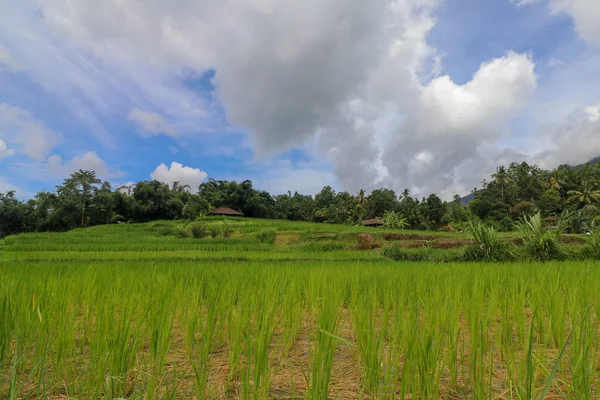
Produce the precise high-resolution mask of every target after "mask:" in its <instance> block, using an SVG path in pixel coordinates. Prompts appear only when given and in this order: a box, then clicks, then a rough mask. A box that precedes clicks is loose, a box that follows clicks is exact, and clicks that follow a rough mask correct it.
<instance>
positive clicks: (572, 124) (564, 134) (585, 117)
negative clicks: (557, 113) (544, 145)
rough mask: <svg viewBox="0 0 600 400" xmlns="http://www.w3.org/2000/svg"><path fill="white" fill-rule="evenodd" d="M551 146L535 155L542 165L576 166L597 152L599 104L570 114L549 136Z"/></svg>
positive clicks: (599, 130)
mask: <svg viewBox="0 0 600 400" xmlns="http://www.w3.org/2000/svg"><path fill="white" fill-rule="evenodd" d="M552 139H553V148H551V149H550V150H547V151H544V152H542V153H540V154H538V155H537V156H536V161H537V162H538V163H539V164H540V165H541V166H543V167H546V168H556V167H557V166H559V165H561V164H569V165H577V164H582V163H584V162H587V161H589V160H591V159H592V158H595V157H598V156H599V155H600V104H599V105H597V106H590V107H585V108H584V109H582V110H578V111H576V112H575V113H573V114H572V115H571V116H570V117H569V118H568V119H567V121H566V122H565V123H564V124H562V125H561V126H559V127H558V128H557V129H556V130H555V131H554V133H553V135H552Z"/></svg>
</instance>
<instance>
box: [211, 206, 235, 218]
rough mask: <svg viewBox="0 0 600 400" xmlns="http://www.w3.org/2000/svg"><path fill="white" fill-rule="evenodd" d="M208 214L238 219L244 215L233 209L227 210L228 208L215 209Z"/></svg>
mask: <svg viewBox="0 0 600 400" xmlns="http://www.w3.org/2000/svg"><path fill="white" fill-rule="evenodd" d="M209 214H210V215H231V216H238V217H239V216H242V215H244V214H242V213H241V212H239V211H235V210H234V209H233V208H229V207H219V208H215V209H214V210H212V211H211V212H209Z"/></svg>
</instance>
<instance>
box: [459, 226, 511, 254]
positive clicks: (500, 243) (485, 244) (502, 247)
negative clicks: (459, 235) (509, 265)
mask: <svg viewBox="0 0 600 400" xmlns="http://www.w3.org/2000/svg"><path fill="white" fill-rule="evenodd" d="M467 234H468V236H469V237H470V238H471V239H472V240H474V241H475V242H476V243H475V244H472V245H470V246H468V247H467V248H466V249H465V250H464V253H463V255H462V259H463V260H464V261H491V262H504V261H512V260H514V259H515V254H514V252H513V251H512V249H511V245H510V244H509V243H508V242H506V241H504V240H502V239H501V238H500V237H499V236H498V234H497V232H496V230H495V229H494V228H493V227H491V226H485V225H484V224H483V223H482V222H478V223H474V222H473V221H471V222H469V225H468V226H467Z"/></svg>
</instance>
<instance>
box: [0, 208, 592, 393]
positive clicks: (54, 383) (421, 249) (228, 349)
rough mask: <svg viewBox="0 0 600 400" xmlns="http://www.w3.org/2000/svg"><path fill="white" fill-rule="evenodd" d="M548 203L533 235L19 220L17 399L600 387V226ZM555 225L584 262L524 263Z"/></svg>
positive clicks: (10, 349)
mask: <svg viewBox="0 0 600 400" xmlns="http://www.w3.org/2000/svg"><path fill="white" fill-rule="evenodd" d="M539 218H540V217H539V216H537V215H536V216H533V217H527V218H525V219H524V220H523V225H524V226H523V228H522V230H523V236H524V244H522V245H517V244H513V242H516V241H517V237H515V236H512V237H511V236H508V235H506V234H504V233H498V232H496V231H495V230H494V229H493V228H489V227H486V226H484V225H483V224H479V223H474V224H473V225H472V226H470V228H469V233H468V235H467V234H460V233H447V232H446V233H443V232H439V233H438V232H427V233H415V231H398V230H392V229H386V228H382V229H369V228H363V227H354V226H347V225H323V224H319V223H306V222H292V221H285V220H279V221H273V220H257V219H245V218H240V219H235V220H225V219H223V218H219V217H211V218H203V219H201V220H198V221H195V222H189V221H158V222H151V223H147V224H121V225H104V226H97V227H92V228H84V229H75V230H71V231H69V232H65V233H32V234H23V235H16V236H9V237H7V238H5V239H4V240H3V241H2V242H0V251H1V253H0V257H1V258H0V397H1V398H8V399H21V398H22V399H25V398H41V397H47V398H60V397H66V398H98V399H101V398H132V399H143V398H146V399H159V398H160V399H162V398H169V399H175V398H177V399H179V398H198V399H201V398H206V399H215V398H223V399H224V398H247V399H250V398H252V399H266V398H290V399H291V398H297V399H300V398H304V399H323V398H328V397H329V398H344V399H347V398H348V399H352V398H355V399H359V398H373V399H380V398H381V399H384V398H385V399H388V398H404V399H409V398H512V399H541V398H549V397H552V398H596V397H598V391H599V390H600V373H599V371H598V369H599V367H598V363H597V360H598V358H597V357H598V356H599V355H600V340H599V338H600V336H599V335H598V318H599V317H600V311H599V310H600V269H598V268H597V265H596V264H597V261H577V260H576V258H583V257H590V258H594V257H597V254H598V253H597V249H598V245H597V244H598V234H597V232H596V233H594V234H593V235H589V236H587V237H585V240H583V239H580V238H577V237H572V236H564V237H560V236H559V234H558V233H556V232H555V231H550V230H547V229H546V228H540V225H539ZM324 227H326V228H327V230H323V228H324ZM188 232H189V234H188ZM194 232H196V234H194ZM198 232H200V234H199V233H198ZM212 232H216V234H213V233H212ZM223 232H227V233H226V234H223ZM547 235H552V236H551V239H552V240H553V243H555V244H556V245H557V246H560V248H561V249H564V248H566V249H567V250H568V251H567V252H565V254H567V256H569V257H571V259H570V260H568V261H560V262H558V261H549V262H545V263H538V262H533V263H532V262H529V261H522V262H507V261H509V260H512V259H513V258H518V259H521V260H529V259H533V258H540V259H541V258H542V257H536V256H535V255H537V254H538V250H539V248H538V247H537V245H534V244H529V243H538V241H539V240H541V242H540V243H543V244H544V245H543V246H541V248H542V249H543V250H544V252H543V253H541V254H543V255H544V259H545V258H548V255H552V254H553V253H552V251H548V250H547V249H549V248H550V247H549V245H548V244H547V240H550V239H548V237H546V236H547ZM359 236H360V237H362V238H363V240H365V241H367V242H368V243H370V246H369V247H368V248H369V249H368V250H364V249H363V250H360V249H359ZM540 238H541V239H540ZM559 239H560V240H562V241H565V240H564V239H569V240H570V241H574V240H572V239H577V241H578V242H581V244H577V245H576V244H559ZM509 254H510V256H509ZM561 254H562V253H561ZM390 258H392V259H396V260H400V261H404V262H401V263H399V262H394V261H392V260H390ZM561 258H564V257H562V256H561ZM464 259H468V260H471V261H473V262H468V263H460V262H457V261H458V260H464ZM411 260H412V261H415V262H411ZM417 261H418V262H417ZM478 261H489V262H486V263H482V262H478ZM492 261H503V262H504V263H502V264H498V263H494V262H492Z"/></svg>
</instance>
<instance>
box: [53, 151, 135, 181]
mask: <svg viewBox="0 0 600 400" xmlns="http://www.w3.org/2000/svg"><path fill="white" fill-rule="evenodd" d="M46 168H47V169H48V170H49V171H50V172H51V173H52V175H54V176H56V177H61V178H64V177H67V176H68V175H69V174H72V173H73V172H77V171H79V170H80V169H81V170H84V171H94V172H95V173H96V174H97V176H98V177H99V178H101V179H109V178H119V177H122V176H123V175H124V174H123V173H122V172H121V171H118V170H115V169H114V168H111V167H110V166H108V165H107V164H106V162H105V161H104V160H103V159H101V158H100V157H99V156H98V154H97V153H96V152H95V151H88V152H86V153H83V154H82V155H79V156H75V157H73V158H72V159H71V160H70V161H68V162H66V163H65V162H63V160H62V157H60V156H59V155H52V156H50V157H48V160H47V161H46Z"/></svg>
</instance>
